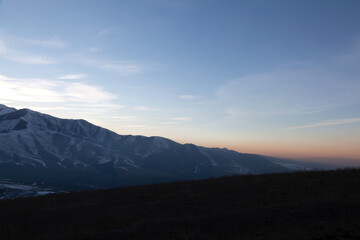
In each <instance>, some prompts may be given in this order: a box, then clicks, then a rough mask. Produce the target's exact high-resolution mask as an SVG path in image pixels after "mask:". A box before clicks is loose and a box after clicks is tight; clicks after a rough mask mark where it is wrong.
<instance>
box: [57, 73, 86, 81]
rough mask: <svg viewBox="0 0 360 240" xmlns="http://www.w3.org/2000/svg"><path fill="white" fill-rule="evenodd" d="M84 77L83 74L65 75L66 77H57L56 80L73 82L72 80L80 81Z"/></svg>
mask: <svg viewBox="0 0 360 240" xmlns="http://www.w3.org/2000/svg"><path fill="white" fill-rule="evenodd" d="M84 77H85V75H84V74H67V75H63V76H60V77H58V79H69V80H73V79H82V78H84Z"/></svg>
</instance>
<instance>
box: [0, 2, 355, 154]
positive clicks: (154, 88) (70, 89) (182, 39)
mask: <svg viewBox="0 0 360 240" xmlns="http://www.w3.org/2000/svg"><path fill="white" fill-rule="evenodd" d="M359 12H360V2H359V1H350V0H349V1H293V0H286V1H285V0H284V1H240V0H239V1H230V0H229V1H213V0H206V1H205V0H203V1H196V0H194V1H180V0H153V1H150V0H147V1H145V0H143V1H140V0H139V1H115V0H114V1H90V0H86V1H85V0H84V1H82V0H77V1H70V0H62V1H45V0H44V1H38V0H12V1H10V0H2V1H0V102H1V103H3V104H6V105H8V106H13V107H17V108H23V107H27V108H31V109H35V110H38V111H41V112H45V113H49V114H52V115H55V116H58V117H64V118H84V119H86V120H88V121H90V122H92V123H95V124H98V125H101V126H103V127H106V128H109V129H111V130H113V131H116V132H118V133H120V134H141V135H146V136H153V135H157V136H164V137H168V138H171V139H174V140H176V141H179V142H182V143H185V142H192V143H195V144H198V145H204V146H210V147H212V146H218V147H228V148H231V149H235V150H238V151H241V152H254V153H259V154H268V155H274V156H284V157H329V156H331V157H347V158H359V159H360V150H359V147H358V146H359V145H360V94H359V93H360V14H359Z"/></svg>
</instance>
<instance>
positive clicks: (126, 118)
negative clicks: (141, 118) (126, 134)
mask: <svg viewBox="0 0 360 240" xmlns="http://www.w3.org/2000/svg"><path fill="white" fill-rule="evenodd" d="M112 118H113V119H116V120H120V121H128V120H134V119H136V116H114V117H112Z"/></svg>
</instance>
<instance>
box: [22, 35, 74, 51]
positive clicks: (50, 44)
mask: <svg viewBox="0 0 360 240" xmlns="http://www.w3.org/2000/svg"><path fill="white" fill-rule="evenodd" d="M24 41H25V42H26V43H28V44H31V45H35V46H40V47H44V48H65V47H67V46H68V43H66V42H64V41H61V40H59V39H57V38H55V37H53V38H51V39H49V40H43V39H25V40H24Z"/></svg>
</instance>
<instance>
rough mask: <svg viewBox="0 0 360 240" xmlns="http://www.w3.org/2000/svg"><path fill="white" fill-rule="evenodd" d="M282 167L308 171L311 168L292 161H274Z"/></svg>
mask: <svg viewBox="0 0 360 240" xmlns="http://www.w3.org/2000/svg"><path fill="white" fill-rule="evenodd" d="M276 164H278V165H280V166H282V167H285V168H288V169H290V170H295V171H309V170H312V168H307V167H304V166H300V165H297V164H294V163H276Z"/></svg>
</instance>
